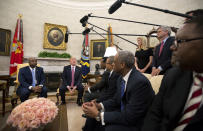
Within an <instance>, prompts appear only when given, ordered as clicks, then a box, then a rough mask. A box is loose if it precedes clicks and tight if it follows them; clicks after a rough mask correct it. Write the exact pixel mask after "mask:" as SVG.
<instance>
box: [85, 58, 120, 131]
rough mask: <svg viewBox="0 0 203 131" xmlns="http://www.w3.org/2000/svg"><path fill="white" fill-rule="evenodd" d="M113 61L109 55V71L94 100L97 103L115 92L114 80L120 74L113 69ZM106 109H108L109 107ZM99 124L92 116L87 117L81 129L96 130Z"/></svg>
mask: <svg viewBox="0 0 203 131" xmlns="http://www.w3.org/2000/svg"><path fill="white" fill-rule="evenodd" d="M113 62H114V56H110V57H109V58H107V60H106V70H107V71H109V72H110V73H109V75H108V79H107V84H106V86H105V87H103V88H104V89H103V91H102V92H100V96H99V97H98V98H97V99H95V100H94V101H96V102H97V103H99V102H103V101H105V100H108V99H110V98H113V96H114V94H115V93H116V90H117V86H116V82H117V79H118V78H119V76H120V75H119V74H117V73H116V72H115V71H113ZM108 111H110V109H109V110H108ZM99 126H100V123H99V122H97V121H96V120H95V119H94V118H87V120H86V122H85V126H84V127H83V131H96V130H98V127H99Z"/></svg>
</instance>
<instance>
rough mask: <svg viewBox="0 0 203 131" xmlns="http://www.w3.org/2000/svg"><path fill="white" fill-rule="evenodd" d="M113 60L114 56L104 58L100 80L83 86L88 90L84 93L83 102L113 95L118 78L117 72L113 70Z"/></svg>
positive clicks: (100, 99) (104, 98)
mask: <svg viewBox="0 0 203 131" xmlns="http://www.w3.org/2000/svg"><path fill="white" fill-rule="evenodd" d="M113 62H114V56H110V57H108V58H106V60H105V71H104V74H103V76H102V79H101V81H100V82H98V83H96V84H95V85H94V86H92V87H89V86H85V90H88V92H86V93H85V95H84V99H86V100H85V102H87V101H91V100H93V99H96V101H97V102H101V101H104V100H107V99H109V98H110V97H112V96H113V95H114V93H115V92H116V80H117V79H118V77H119V74H117V73H116V72H114V71H113ZM101 65H102V63H101ZM95 94H96V95H95ZM86 97H88V98H86Z"/></svg>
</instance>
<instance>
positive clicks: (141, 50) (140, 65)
mask: <svg viewBox="0 0 203 131" xmlns="http://www.w3.org/2000/svg"><path fill="white" fill-rule="evenodd" d="M137 43H138V48H137V50H136V52H135V67H136V68H137V70H139V71H140V72H142V73H149V74H150V73H151V71H152V68H151V64H152V59H153V51H152V49H151V48H147V44H146V38H145V37H138V38H137Z"/></svg>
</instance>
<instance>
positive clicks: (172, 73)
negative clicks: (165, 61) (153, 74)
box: [163, 67, 192, 81]
mask: <svg viewBox="0 0 203 131" xmlns="http://www.w3.org/2000/svg"><path fill="white" fill-rule="evenodd" d="M191 75H192V71H186V70H183V69H181V68H179V67H172V68H171V69H169V70H168V71H167V72H166V73H165V75H164V78H163V79H165V80H166V81H168V80H170V81H173V80H174V81H177V80H178V79H181V78H182V77H185V76H191Z"/></svg>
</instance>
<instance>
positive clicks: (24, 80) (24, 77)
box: [18, 66, 45, 88]
mask: <svg viewBox="0 0 203 131" xmlns="http://www.w3.org/2000/svg"><path fill="white" fill-rule="evenodd" d="M35 76H36V86H37V85H44V83H45V76H44V71H43V68H42V67H36V69H35ZM18 80H19V82H20V85H19V88H28V87H29V86H32V73H31V70H30V68H29V66H26V67H23V68H21V69H20V70H19V74H18Z"/></svg>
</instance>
